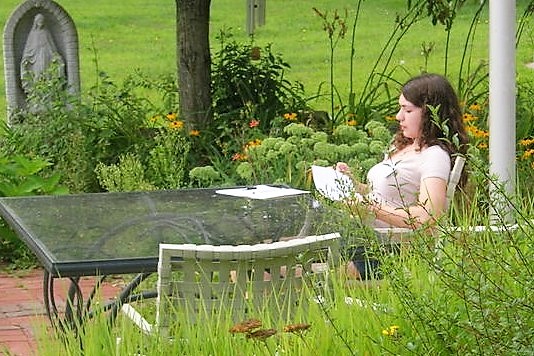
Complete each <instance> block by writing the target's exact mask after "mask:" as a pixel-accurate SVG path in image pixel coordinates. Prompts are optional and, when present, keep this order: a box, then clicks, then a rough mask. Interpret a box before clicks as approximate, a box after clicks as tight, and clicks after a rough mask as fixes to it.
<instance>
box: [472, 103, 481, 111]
mask: <svg viewBox="0 0 534 356" xmlns="http://www.w3.org/2000/svg"><path fill="white" fill-rule="evenodd" d="M481 109H482V107H481V106H480V105H479V104H478V103H473V104H471V105H469V110H471V111H480V110H481Z"/></svg>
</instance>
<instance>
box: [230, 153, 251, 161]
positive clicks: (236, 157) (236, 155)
mask: <svg viewBox="0 0 534 356" xmlns="http://www.w3.org/2000/svg"><path fill="white" fill-rule="evenodd" d="M247 158H248V157H247V155H246V154H243V153H239V152H238V153H234V154H233V155H232V161H246V160H247Z"/></svg>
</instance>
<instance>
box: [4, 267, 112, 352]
mask: <svg viewBox="0 0 534 356" xmlns="http://www.w3.org/2000/svg"><path fill="white" fill-rule="evenodd" d="M81 286H82V289H83V290H87V289H90V288H91V286H92V279H90V278H86V279H84V280H82V283H81ZM121 287H122V281H120V280H116V281H110V282H106V283H104V285H103V288H102V294H103V296H104V297H106V298H112V297H113V296H115V295H116V294H117V293H118V292H119V291H120V289H121ZM67 289H68V280H61V283H56V284H55V298H56V304H57V305H58V308H59V309H60V310H61V308H62V307H63V306H64V305H65V296H66V290H67ZM46 328H51V325H50V322H49V320H48V317H47V316H46V310H45V307H44V303H43V271H42V270H41V269H32V270H28V271H5V270H3V269H0V355H4V354H6V355H10V356H11V355H12V356H15V355H16V356H30V355H37V352H36V350H37V342H36V337H38V336H42V335H43V331H44V330H46Z"/></svg>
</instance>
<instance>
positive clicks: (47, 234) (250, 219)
mask: <svg viewBox="0 0 534 356" xmlns="http://www.w3.org/2000/svg"><path fill="white" fill-rule="evenodd" d="M261 187H263V188H266V189H271V188H273V189H274V192H275V194H271V195H269V194H267V196H261V194H260V193H261V192H263V188H262V189H260V188H261ZM256 189H257V190H256ZM260 191H261V192H260ZM277 191H278V192H281V195H278V194H276V192H277ZM256 192H257V193H258V197H260V198H264V199H255V198H256V197H255V196H254V194H255V193H256ZM269 192H271V193H272V191H269ZM234 193H236V194H234ZM227 194H232V195H227ZM234 195H237V196H234ZM266 197H267V198H266ZM315 203H316V202H315V201H314V199H313V198H312V197H311V195H310V194H306V192H302V191H298V190H293V189H290V188H285V187H272V186H257V187H248V188H247V187H241V188H232V189H222V190H216V189H183V190H164V191H161V190H160V191H150V192H123V193H91V194H75V195H60V196H29V197H4V198H0V214H1V215H2V217H3V218H4V219H5V220H6V222H7V223H8V224H9V225H10V226H11V227H12V228H13V229H14V230H15V232H16V233H17V235H18V236H19V237H20V238H21V239H22V241H24V243H25V244H26V245H27V246H28V247H29V248H30V249H31V251H32V252H33V253H34V254H35V255H36V256H37V258H38V260H39V261H40V263H41V264H42V266H43V267H44V285H43V287H44V288H43V289H44V301H45V306H46V308H47V313H48V316H49V318H50V319H51V320H52V321H55V320H58V318H59V315H60V313H58V308H57V306H56V302H55V300H54V282H55V280H56V279H58V278H68V279H70V288H69V290H68V296H67V303H66V307H65V308H66V309H65V314H64V315H63V317H64V318H65V319H66V321H67V322H71V323H72V322H75V321H76V320H79V319H80V318H83V317H86V316H87V315H88V314H89V315H91V313H93V311H92V299H93V298H94V295H95V294H96V292H95V291H96V289H97V288H98V286H99V285H100V284H101V283H102V282H103V280H104V278H105V277H106V276H107V275H117V274H136V275H137V276H136V277H135V278H133V280H132V281H131V282H130V283H129V284H127V285H126V286H125V288H124V289H123V290H122V291H121V293H120V295H119V296H118V297H117V298H116V299H114V300H113V301H111V302H109V303H108V304H106V306H105V307H104V308H105V309H106V310H107V311H110V310H111V315H112V317H114V316H115V315H116V313H117V311H118V308H119V307H120V305H121V304H122V303H126V302H130V301H132V300H136V299H139V298H141V297H144V298H148V297H154V296H155V292H154V291H144V292H142V293H138V294H134V293H133V292H134V290H135V289H136V288H137V287H138V286H139V284H140V283H141V282H142V281H143V280H144V279H146V277H147V276H148V275H150V274H151V273H154V272H156V271H157V264H158V251H159V244H160V243H176V244H182V243H193V244H211V245H226V244H230V245H238V244H255V243H262V242H272V241H277V240H279V239H283V238H292V237H299V236H306V235H312V234H319V233H327V232H331V231H323V230H324V229H325V225H324V224H322V222H321V220H322V219H321V214H319V213H318V212H317V209H316V204H315ZM83 276H96V277H97V279H96V282H95V290H93V291H92V292H91V294H90V295H89V296H88V297H87V300H85V301H84V296H83V293H82V290H81V288H80V286H79V281H80V277H83Z"/></svg>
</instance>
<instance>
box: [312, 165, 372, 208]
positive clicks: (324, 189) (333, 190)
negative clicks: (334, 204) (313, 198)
mask: <svg viewBox="0 0 534 356" xmlns="http://www.w3.org/2000/svg"><path fill="white" fill-rule="evenodd" d="M311 169H312V176H313V183H314V185H315V189H317V190H318V191H319V193H321V194H322V195H323V196H325V197H326V198H328V199H330V200H334V201H337V200H343V199H353V200H360V201H361V200H362V199H363V197H362V196H361V194H359V193H357V192H355V191H354V184H353V182H352V179H351V178H350V177H348V176H346V175H345V174H343V173H341V172H339V171H337V170H335V169H334V168H332V167H321V166H312V167H311Z"/></svg>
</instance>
